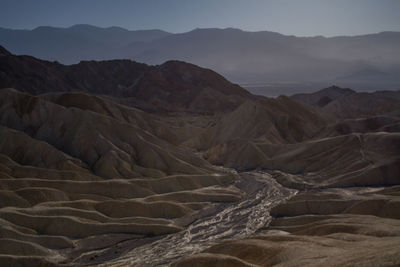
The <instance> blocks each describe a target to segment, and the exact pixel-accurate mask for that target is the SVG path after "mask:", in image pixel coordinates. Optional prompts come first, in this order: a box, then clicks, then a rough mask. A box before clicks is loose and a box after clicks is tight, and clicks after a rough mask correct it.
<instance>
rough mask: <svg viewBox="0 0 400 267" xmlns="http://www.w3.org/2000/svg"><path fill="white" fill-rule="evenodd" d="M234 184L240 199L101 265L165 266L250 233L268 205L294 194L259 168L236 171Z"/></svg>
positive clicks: (265, 217)
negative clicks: (178, 230)
mask: <svg viewBox="0 0 400 267" xmlns="http://www.w3.org/2000/svg"><path fill="white" fill-rule="evenodd" d="M238 175H239V177H240V179H238V180H237V181H236V183H235V186H236V187H237V188H239V189H241V190H242V191H244V192H245V193H246V195H245V196H244V197H243V199H242V200H241V201H240V202H236V203H220V204H215V205H213V206H211V207H210V208H206V209H205V210H204V211H202V215H201V216H199V218H198V219H197V220H195V221H194V222H193V223H191V224H190V225H189V226H187V227H186V229H185V230H183V231H181V232H178V233H175V234H169V235H167V236H163V237H157V238H148V239H147V240H146V239H145V240H142V241H140V242H139V243H136V244H135V246H134V247H133V248H132V249H131V250H130V251H129V252H127V253H125V254H124V255H122V256H120V257H118V258H116V259H112V260H110V261H107V263H104V266H168V265H170V264H171V263H173V262H174V261H176V260H178V259H179V258H181V257H185V256H188V255H192V254H195V253H199V252H201V251H202V250H204V249H206V248H208V247H210V246H212V245H214V244H217V243H220V242H222V241H227V240H235V239H242V238H245V237H248V236H250V235H252V234H254V233H255V232H256V231H257V230H258V229H260V228H261V227H265V226H266V225H268V224H269V223H270V221H271V216H270V215H269V211H270V210H271V208H272V207H274V206H276V205H278V204H280V203H282V202H283V201H286V200H287V199H288V198H290V197H292V196H293V195H294V194H296V193H297V191H296V190H292V189H288V188H285V187H283V186H281V185H280V184H278V183H277V182H276V181H275V180H274V179H273V178H272V176H271V175H270V174H268V173H267V172H261V171H251V172H242V173H238Z"/></svg>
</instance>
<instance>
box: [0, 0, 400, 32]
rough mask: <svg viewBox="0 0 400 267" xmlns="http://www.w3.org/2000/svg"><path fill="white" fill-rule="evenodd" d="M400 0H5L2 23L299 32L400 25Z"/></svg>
mask: <svg viewBox="0 0 400 267" xmlns="http://www.w3.org/2000/svg"><path fill="white" fill-rule="evenodd" d="M399 14H400V1H399V0H141V1H139V0H0V27H2V28H11V29H33V28H36V27H38V26H54V27H69V26H72V25H75V24H91V25H95V26H100V27H110V26H120V27H123V28H126V29H129V30H140V29H161V30H165V31H168V32H172V33H180V32H187V31H190V30H193V29H195V28H228V27H233V28H239V29H242V30H247V31H265V30H267V31H275V32H280V33H283V34H287V35H296V36H316V35H323V36H337V35H360V34H368V33H376V32H381V31H400V15H399Z"/></svg>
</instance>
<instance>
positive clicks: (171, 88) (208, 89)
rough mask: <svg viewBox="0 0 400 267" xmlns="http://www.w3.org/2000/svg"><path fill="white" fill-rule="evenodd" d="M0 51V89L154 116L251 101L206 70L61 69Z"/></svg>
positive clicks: (98, 65) (133, 65) (107, 65)
mask: <svg viewBox="0 0 400 267" xmlns="http://www.w3.org/2000/svg"><path fill="white" fill-rule="evenodd" d="M2 51H3V52H2V54H3V56H1V57H0V75H1V80H0V88H7V87H12V88H16V89H19V90H22V91H26V92H29V93H31V94H42V93H48V92H70V91H81V92H88V93H92V94H102V95H108V96H112V97H123V98H131V99H130V101H128V102H130V103H131V104H132V105H136V106H140V107H141V108H145V109H152V110H156V111H157V110H159V109H161V110H187V111H193V112H211V113H212V112H218V111H227V110H232V109H234V108H235V107H237V106H238V105H239V104H241V103H243V101H245V99H249V98H251V97H252V96H251V95H250V93H248V92H247V91H245V90H244V89H242V88H241V87H239V86H237V85H234V84H231V83H230V82H229V81H227V80H226V79H225V78H224V77H222V76H221V75H219V74H217V73H215V72H213V71H211V70H207V69H203V68H200V67H197V66H195V65H192V64H188V63H184V62H179V61H170V62H166V63H164V64H162V65H159V66H148V65H145V64H141V63H137V62H133V61H130V60H111V61H101V62H97V61H83V62H81V63H79V64H76V65H71V66H65V65H61V64H59V63H54V62H48V61H43V60H39V59H36V58H33V57H29V56H14V55H11V54H10V53H8V52H7V51H6V50H5V49H4V48H2Z"/></svg>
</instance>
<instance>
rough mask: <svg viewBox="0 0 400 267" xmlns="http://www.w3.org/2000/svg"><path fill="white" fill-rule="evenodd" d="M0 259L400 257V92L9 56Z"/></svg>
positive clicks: (350, 262)
mask: <svg viewBox="0 0 400 267" xmlns="http://www.w3.org/2000/svg"><path fill="white" fill-rule="evenodd" d="M0 88H2V89H0V221H1V225H0V265H4V266H13V265H22V266H57V265H65V266H71V265H72V266H75V265H99V264H103V265H104V266H109V265H112V266H127V265H133V266H165V265H170V264H172V265H173V266H271V265H281V266H298V265H302V266H320V265H326V266H339V265H344V266H354V265H357V264H359V265H360V266H364V265H365V266H396V265H399V264H400V256H399V255H400V250H399V247H400V221H399V219H400V213H399V210H400V199H399V196H400V186H399V185H400V133H399V130H400V96H399V92H389V91H382V92H375V93H370V94H366V93H357V92H355V91H353V90H351V89H341V88H338V87H331V88H327V89H324V90H321V91H319V92H316V93H314V94H303V95H297V96H292V97H285V96H280V97H278V98H275V99H272V98H265V97H258V96H253V95H251V94H250V93H248V92H247V91H245V90H244V89H242V88H241V87H239V86H237V85H234V84H232V83H230V82H229V81H227V80H226V79H225V78H223V77H222V76H220V75H218V74H217V73H215V72H213V71H211V70H208V69H203V68H200V67H197V66H195V65H192V64H188V63H185V62H180V61H169V62H166V63H164V64H162V65H157V66H148V65H145V64H140V63H136V62H133V61H129V60H111V61H99V62H94V61H90V62H89V61H88V62H81V63H79V64H76V65H70V66H65V65H61V64H59V63H55V62H48V61H43V60H39V59H36V58H33V57H28V56H14V55H12V54H11V53H9V52H8V51H7V50H5V49H4V48H1V49H0Z"/></svg>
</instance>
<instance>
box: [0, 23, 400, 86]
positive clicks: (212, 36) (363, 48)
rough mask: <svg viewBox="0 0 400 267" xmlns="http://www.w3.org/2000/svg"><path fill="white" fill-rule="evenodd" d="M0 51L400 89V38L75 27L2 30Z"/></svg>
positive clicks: (247, 79) (245, 79)
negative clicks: (172, 63) (179, 63)
mask: <svg viewBox="0 0 400 267" xmlns="http://www.w3.org/2000/svg"><path fill="white" fill-rule="evenodd" d="M0 45H2V46H4V47H5V48H6V49H8V50H9V51H11V52H12V53H14V54H28V55H32V56H35V57H38V58H41V59H46V60H52V61H54V60H56V61H59V62H61V63H64V64H73V63H78V62H79V61H80V60H104V59H118V58H127V59H133V60H136V61H139V62H143V63H147V64H162V63H164V62H165V61H167V60H183V61H186V62H190V63H193V64H196V65H199V66H202V67H206V68H211V69H213V70H215V71H217V72H219V73H221V74H222V75H224V76H226V77H227V78H228V79H230V80H232V81H234V82H237V83H255V82H309V81H311V82H337V81H339V82H344V83H368V84H371V83H372V84H388V83H389V84H390V83H393V84H399V83H400V33H399V32H381V33H377V34H369V35H362V36H349V37H345V36H341V37H331V38H325V37H322V36H316V37H296V36H286V35H282V34H279V33H275V32H268V31H261V32H246V31H242V30H239V29H233V28H227V29H195V30H193V31H190V32H186V33H179V34H172V33H168V32H164V31H161V30H142V31H129V30H126V29H123V28H118V27H110V28H98V27H94V26H90V25H75V26H72V27H70V28H54V27H38V28H36V29H34V30H10V29H2V28H0Z"/></svg>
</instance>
